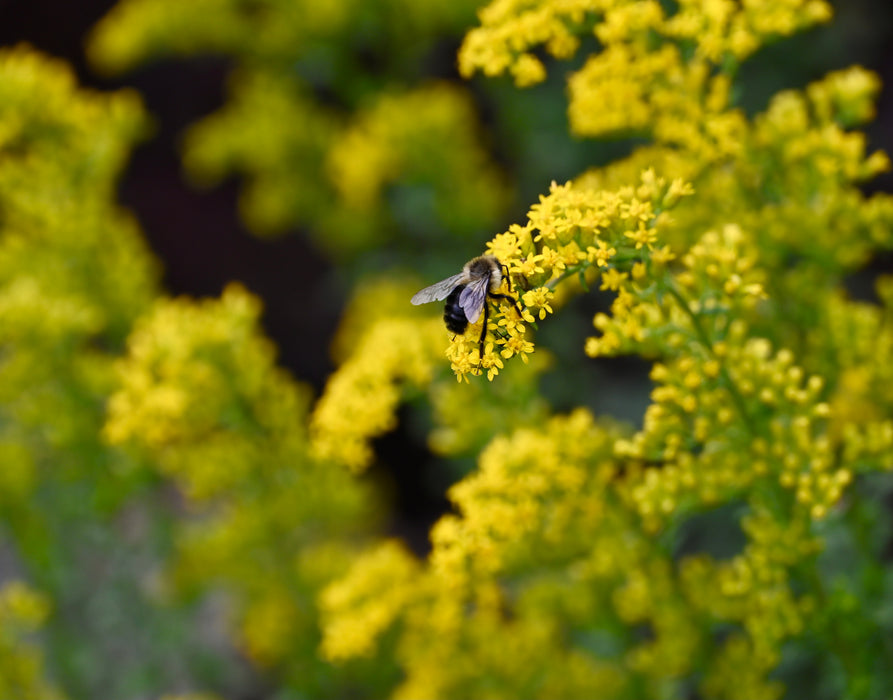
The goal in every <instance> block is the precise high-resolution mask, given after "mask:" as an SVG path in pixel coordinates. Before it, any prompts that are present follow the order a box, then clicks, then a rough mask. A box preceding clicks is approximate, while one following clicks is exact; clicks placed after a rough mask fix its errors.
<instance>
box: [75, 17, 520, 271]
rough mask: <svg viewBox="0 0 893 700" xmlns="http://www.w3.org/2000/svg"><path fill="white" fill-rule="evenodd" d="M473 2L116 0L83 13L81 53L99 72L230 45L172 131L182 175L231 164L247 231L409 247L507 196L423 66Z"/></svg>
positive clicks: (471, 127)
mask: <svg viewBox="0 0 893 700" xmlns="http://www.w3.org/2000/svg"><path fill="white" fill-rule="evenodd" d="M475 6H476V2H474V1H473V0H471V1H470V0H461V1H457V0H432V1H431V2H415V1H414V0H385V1H383V2H365V0H335V1H334V2H324V3H320V2H316V1H312V2H311V1H309V0H297V1H296V0H262V1H261V2H252V3H244V2H241V1H238V0H203V1H202V2H197V3H183V2H180V1H179V0H127V1H126V2H121V3H119V4H118V5H117V6H116V7H115V9H114V10H113V11H112V12H111V13H110V14H109V15H108V16H107V17H106V18H105V19H103V21H102V22H101V23H100V24H99V25H98V26H97V28H96V30H95V32H94V33H93V38H92V41H91V44H90V54H91V57H92V58H93V60H94V63H95V64H96V65H97V66H99V67H101V68H102V69H103V70H106V71H110V72H120V71H122V70H126V69H129V68H132V67H133V66H134V65H136V64H138V63H142V62H145V61H147V60H149V59H154V58H158V57H162V56H171V55H195V54H218V55H225V56H230V57H232V58H233V60H234V66H233V70H232V74H231V79H230V84H229V88H230V94H229V100H228V102H227V104H226V105H225V106H224V107H223V108H221V109H220V110H219V111H217V112H216V113H214V114H212V115H210V116H208V117H206V118H205V119H203V120H202V121H201V122H199V123H198V124H196V125H195V126H194V127H192V128H191V129H190V130H189V132H188V133H187V135H186V138H185V142H184V164H185V166H186V169H187V172H188V173H189V175H190V176H191V177H192V179H193V180H195V181H196V182H199V183H203V184H206V185H209V184H214V183H216V182H218V181H220V180H221V179H222V178H223V177H225V176H227V175H230V174H239V175H242V176H244V186H243V190H242V212H243V215H244V218H245V220H246V221H247V222H248V224H249V225H250V226H251V228H252V229H253V230H254V231H256V232H257V233H259V234H262V235H272V234H278V233H281V232H283V231H285V230H288V229H293V228H294V227H296V226H299V227H301V228H303V229H305V230H306V231H307V233H308V234H309V235H310V236H311V237H312V238H313V239H314V241H315V242H316V243H317V244H318V245H319V246H320V248H322V249H323V250H324V251H325V252H326V253H327V254H328V255H330V256H332V257H333V258H335V259H338V260H339V261H341V262H342V264H346V263H348V262H350V261H351V260H354V261H356V260H355V258H356V256H357V255H358V254H361V253H362V254H366V255H371V259H373V260H378V259H379V256H378V255H376V252H377V251H380V250H381V249H382V248H383V247H384V246H390V249H391V250H402V251H403V257H404V259H405V260H411V259H415V260H420V259H423V256H422V255H420V253H421V252H422V251H424V254H425V256H436V255H438V254H446V253H447V251H448V250H449V245H454V243H447V242H448V241H455V239H456V238H466V239H469V238H471V237H473V236H477V237H482V236H483V235H484V233H485V232H486V231H487V230H489V229H492V228H493V227H495V226H496V225H497V224H498V222H499V221H500V217H501V215H503V214H504V211H505V207H506V204H507V201H508V195H509V190H508V187H507V184H506V181H505V180H506V179H505V177H504V175H502V174H501V173H500V172H499V170H498V169H497V168H496V167H495V165H494V164H493V163H492V162H491V159H490V156H489V155H488V154H487V152H486V150H485V149H484V148H483V147H482V135H481V133H480V129H479V127H478V125H477V121H478V119H477V116H476V114H475V110H474V108H473V106H472V102H471V99H470V97H469V95H468V93H467V92H466V91H465V90H464V88H462V87H461V85H459V84H458V83H455V82H454V83H452V84H450V83H446V82H439V81H434V80H431V78H430V75H429V73H428V72H427V71H426V69H427V67H428V66H429V65H431V64H432V63H435V62H437V61H438V52H439V51H442V49H441V48H440V47H441V46H442V45H443V42H444V41H449V37H451V36H452V37H453V41H458V37H459V36H460V35H461V32H462V30H463V29H464V28H465V27H466V26H467V25H469V24H471V23H472V22H473V21H474V8H475ZM447 65H449V64H447ZM481 192H486V193H487V196H485V197H482V196H480V193H481Z"/></svg>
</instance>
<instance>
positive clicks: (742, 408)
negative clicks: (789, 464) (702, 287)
mask: <svg viewBox="0 0 893 700" xmlns="http://www.w3.org/2000/svg"><path fill="white" fill-rule="evenodd" d="M666 289H667V291H668V292H669V293H670V295H671V296H672V297H673V298H674V299H675V300H676V302H677V303H678V304H679V306H680V307H681V308H682V310H683V311H684V312H685V313H686V314H687V315H688V317H689V319H690V320H691V324H692V326H693V327H694V329H695V333H697V336H698V340H699V341H700V342H701V345H703V346H704V348H705V349H706V350H707V352H708V353H709V354H710V357H712V358H713V359H714V360H716V361H717V362H718V363H719V373H720V376H721V377H722V379H723V381H724V382H725V384H726V386H727V387H728V390H729V395H730V396H731V397H732V403H734V404H735V408H736V409H737V411H738V413H739V415H740V416H741V420H742V422H743V423H744V426H745V427H746V428H747V431H748V432H749V433H750V434H751V435H756V429H755V428H754V425H753V422H752V421H751V418H750V415H749V414H748V413H747V405H746V404H745V403H744V397H743V396H742V395H741V392H740V391H738V387H737V386H736V385H735V383H734V382H733V381H732V377H731V375H730V374H729V370H728V368H727V367H726V365H725V362H723V359H722V358H721V357H720V356H719V355H717V354H716V352H715V351H714V350H713V342H712V340H711V339H710V336H709V335H708V334H707V331H706V329H705V328H704V326H703V324H702V323H701V319H700V317H699V316H698V315H697V314H696V313H695V312H694V311H692V309H691V307H690V306H689V304H688V302H687V301H686V299H685V297H683V296H682V294H681V293H680V292H679V290H678V289H677V288H676V286H675V285H674V284H673V283H672V282H670V284H668V285H667V286H666Z"/></svg>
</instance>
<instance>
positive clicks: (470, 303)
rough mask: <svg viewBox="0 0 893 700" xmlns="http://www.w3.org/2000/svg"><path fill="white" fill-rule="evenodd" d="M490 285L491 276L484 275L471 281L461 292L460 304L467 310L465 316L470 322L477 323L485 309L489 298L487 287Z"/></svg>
mask: <svg viewBox="0 0 893 700" xmlns="http://www.w3.org/2000/svg"><path fill="white" fill-rule="evenodd" d="M489 285H490V276H489V275H484V276H483V277H479V278H478V279H476V280H474V281H473V282H469V283H468V286H466V287H465V289H463V290H462V291H461V292H460V293H459V306H460V307H461V308H462V310H463V311H464V312H465V318H467V319H468V322H469V323H477V320H478V319H479V318H480V316H481V311H483V310H484V303H485V302H486V300H487V287H488V286H489Z"/></svg>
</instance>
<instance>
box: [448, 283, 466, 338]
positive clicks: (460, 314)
mask: <svg viewBox="0 0 893 700" xmlns="http://www.w3.org/2000/svg"><path fill="white" fill-rule="evenodd" d="M463 289H465V285H464V284H460V285H458V286H457V287H456V288H455V289H453V291H452V292H450V295H449V296H448V297H447V300H446V306H445V307H444V309H443V322H444V323H446V327H447V329H449V330H450V331H451V332H452V333H464V332H465V329H466V328H467V327H468V319H467V318H465V311H464V310H463V309H462V307H461V306H459V295H460V294H461V293H462V290H463Z"/></svg>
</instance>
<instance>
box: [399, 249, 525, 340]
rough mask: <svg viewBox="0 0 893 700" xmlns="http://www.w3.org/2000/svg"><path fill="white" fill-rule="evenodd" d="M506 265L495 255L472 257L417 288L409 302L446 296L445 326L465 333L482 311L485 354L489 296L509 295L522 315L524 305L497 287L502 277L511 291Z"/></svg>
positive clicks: (481, 338) (425, 300) (425, 302)
mask: <svg viewBox="0 0 893 700" xmlns="http://www.w3.org/2000/svg"><path fill="white" fill-rule="evenodd" d="M504 269H505V266H504V265H502V264H501V263H500V262H499V260H497V259H496V258H495V257H494V256H492V255H481V256H478V257H476V258H472V259H471V260H469V261H468V262H467V263H465V266H464V267H463V268H462V272H460V273H459V274H457V275H453V276H452V277H447V278H446V279H445V280H441V281H440V282H437V283H436V284H432V285H431V286H430V287H425V288H424V289H422V290H421V291H419V292H417V293H416V294H415V296H413V298H412V299H410V302H411V303H412V304H415V305H418V304H427V303H428V302H431V301H442V300H443V299H446V306H445V307H444V310H443V320H444V323H446V327H447V328H448V329H449V330H450V331H452V332H453V333H457V334H459V333H464V332H465V329H466V328H468V324H469V323H471V324H474V323H477V320H478V319H479V318H480V317H481V314H482V313H483V315H484V323H483V325H482V326H481V337H480V338H479V340H478V346H479V348H480V353H479V355H478V357H483V356H484V338H485V337H486V335H487V318H488V315H489V309H488V306H487V299H488V298H489V299H506V300H508V301H510V302H512V304H513V305H514V307H515V309H516V310H517V312H518V315H519V316H522V315H523V314H521V309H520V308H518V302H517V301H516V300H515V299H514V298H513V297H510V296H508V295H506V294H499V293H498V292H497V291H496V290H498V289H499V288H500V287H501V286H502V280H503V279H505V280H507V281H508V283H509V291H511V280H510V279H509V277H508V271H507V270H506V274H505V275H503V270H504Z"/></svg>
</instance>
